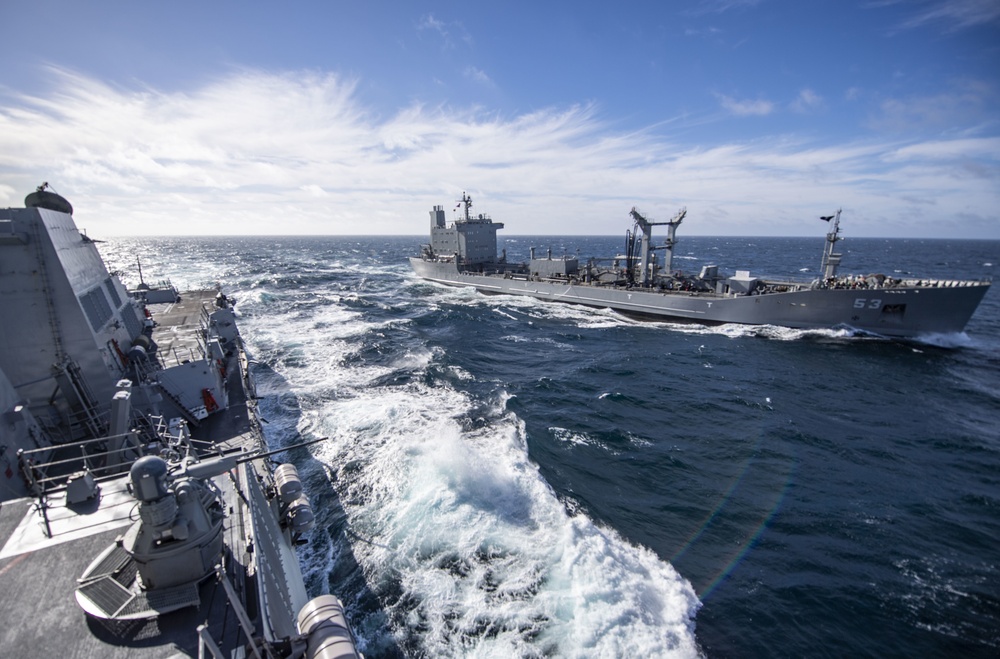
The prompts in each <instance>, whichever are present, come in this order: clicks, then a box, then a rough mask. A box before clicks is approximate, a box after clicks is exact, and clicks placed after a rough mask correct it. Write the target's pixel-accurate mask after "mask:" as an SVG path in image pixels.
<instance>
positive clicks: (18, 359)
mask: <svg viewBox="0 0 1000 659" xmlns="http://www.w3.org/2000/svg"><path fill="white" fill-rule="evenodd" d="M44 187H45V186H42V187H40V188H39V189H38V191H37V192H34V193H32V194H30V195H28V197H27V198H26V199H25V206H26V208H8V209H0V267H2V272H0V415H2V418H0V484H2V487H0V502H2V503H0V545H2V546H0V620H2V621H3V623H2V624H0V654H2V655H3V656H6V657H87V658H90V657H171V656H199V657H201V656H213V657H218V658H220V659H221V658H222V657H317V658H320V657H322V658H328V657H355V656H359V655H358V654H357V651H356V647H355V643H354V639H353V636H352V634H351V630H350V628H349V627H348V625H347V622H346V619H345V617H344V612H343V607H342V605H341V603H340V601H339V600H337V598H336V597H334V596H332V595H323V596H320V597H317V598H315V599H312V600H310V599H309V598H308V596H307V595H306V589H305V586H304V583H303V580H302V574H301V572H300V568H299V564H298V560H297V558H296V556H295V551H294V546H295V544H296V542H297V541H298V540H299V539H300V538H301V535H302V533H304V532H305V531H307V530H308V528H309V526H310V525H311V523H312V521H313V514H312V510H311V508H310V506H309V503H308V500H307V499H306V497H305V496H304V495H303V491H302V490H303V488H302V483H301V480H300V479H299V478H298V476H297V473H296V469H295V467H294V466H293V465H291V464H283V465H280V466H278V467H277V468H276V469H273V470H272V465H271V462H270V460H269V457H270V454H269V453H268V452H267V451H266V449H265V443H264V439H263V435H262V433H261V429H260V423H259V420H258V416H257V411H256V404H255V396H254V388H253V382H252V381H251V379H250V376H249V373H248V370H247V364H248V362H247V356H246V354H245V352H244V350H243V345H242V342H241V339H240V334H239V331H238V329H237V327H236V319H235V315H234V311H233V309H232V306H231V304H230V302H229V301H228V300H227V299H226V297H225V296H224V295H222V294H221V293H219V292H218V291H214V290H213V291H194V292H190V293H183V294H180V295H178V294H177V292H176V291H174V290H167V291H164V290H157V289H151V288H150V287H148V286H147V287H143V289H142V290H140V291H136V295H134V296H133V295H129V294H128V292H127V291H126V290H125V288H124V287H123V286H122V283H121V281H120V280H119V279H118V277H117V276H116V275H113V274H109V273H108V271H107V269H106V268H105V266H104V263H103V262H102V260H101V257H100V255H99V254H98V251H97V249H96V247H95V245H94V243H93V241H92V240H91V239H89V238H88V237H87V236H86V235H83V234H81V233H80V232H79V231H78V230H77V228H76V226H75V224H74V222H73V218H72V212H73V211H72V207H71V206H70V204H69V203H68V202H67V201H66V200H65V199H63V198H62V197H60V196H58V195H56V194H54V193H52V192H49V191H47V190H45V189H44ZM157 300H160V301H161V302H160V303H157V302H156V301H157ZM284 450H287V449H282V451H284Z"/></svg>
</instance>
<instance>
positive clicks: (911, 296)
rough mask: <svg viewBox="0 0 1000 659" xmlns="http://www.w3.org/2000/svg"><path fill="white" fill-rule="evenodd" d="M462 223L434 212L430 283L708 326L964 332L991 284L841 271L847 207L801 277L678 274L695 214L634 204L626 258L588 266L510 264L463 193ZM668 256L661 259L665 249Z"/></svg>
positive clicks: (422, 267)
mask: <svg viewBox="0 0 1000 659" xmlns="http://www.w3.org/2000/svg"><path fill="white" fill-rule="evenodd" d="M460 206H461V207H463V208H464V210H463V213H462V215H461V217H460V218H459V219H458V220H456V221H454V222H452V223H450V224H448V223H447V222H446V218H445V211H444V208H443V207H442V206H435V207H434V208H433V209H432V210H431V212H430V218H431V232H430V237H431V242H430V243H429V244H427V245H424V246H423V247H422V249H421V254H420V256H416V257H410V264H411V266H412V267H413V271H414V272H415V273H416V274H417V275H418V276H419V277H422V278H423V279H427V280H430V281H434V282H438V283H441V284H448V285H452V286H472V287H475V288H476V289H477V290H479V291H481V292H483V293H495V294H507V295H527V296H529V297H534V298H538V299H541V300H547V301H552V302H564V303H571V304H580V305H586V306H590V307H599V308H610V309H614V310H615V311H619V312H622V313H625V314H628V315H631V316H637V317H641V318H653V319H661V320H670V321H687V322H696V323H703V324H723V323H740V324H748V325H778V326H783V327H790V328H796V329H826V328H840V327H845V328H851V329H853V330H857V331H861V332H867V333H874V334H878V335H881V336H886V337H896V338H912V337H916V336H919V335H929V334H947V333H956V332H962V331H963V330H964V329H965V326H966V324H967V323H968V321H969V319H970V318H971V317H972V314H973V313H974V312H975V310H976V308H977V307H978V306H979V303H980V301H981V300H982V298H983V296H984V295H985V294H986V291H987V290H988V289H989V287H990V282H989V281H988V280H981V281H970V280H958V279H937V278H921V277H911V276H907V277H891V276H886V275H884V274H871V275H840V274H838V272H837V270H838V267H839V265H840V261H841V258H842V254H840V253H838V252H837V251H836V244H837V242H839V241H840V240H841V239H842V238H841V236H840V211H837V212H836V213H835V214H834V215H830V216H825V217H822V218H821V219H823V220H825V221H827V222H828V223H829V226H830V231H829V232H828V233H827V236H826V243H825V246H824V249H823V256H822V262H821V271H822V273H821V276H820V277H817V278H815V279H813V280H811V281H793V280H790V279H776V278H767V277H757V276H751V274H750V272H749V271H748V270H737V271H736V272H735V273H733V274H728V275H727V274H724V273H722V272H720V270H719V267H718V266H716V265H706V266H704V267H702V268H701V271H700V272H699V273H697V274H694V273H690V274H684V273H682V272H680V271H675V270H674V268H673V262H672V259H673V252H674V249H675V247H676V245H677V238H676V232H677V228H678V227H679V226H680V224H681V222H682V221H683V220H684V218H685V216H686V214H687V211H686V210H681V211H680V212H678V213H677V214H676V215H675V216H674V217H673V218H672V219H670V220H669V221H665V222H654V221H652V220H650V219H648V218H647V217H646V216H644V215H643V214H642V213H640V212H639V211H638V210H637V209H635V208H633V209H632V210H631V212H630V216H631V218H632V219H633V220H634V225H633V229H632V230H631V231H628V232H627V233H626V240H625V248H626V249H625V253H624V254H620V255H616V256H613V257H609V258H607V259H596V258H592V259H589V260H588V261H587V262H586V263H581V262H580V259H579V258H577V257H573V256H557V257H553V256H552V254H551V252H549V253H547V254H545V255H544V256H541V255H539V256H536V254H535V250H534V248H532V250H531V254H530V261H529V262H527V263H509V262H508V261H507V255H506V250H504V251H503V252H502V253H501V254H499V255H498V254H497V239H496V235H497V231H498V230H499V229H502V228H503V226H504V225H503V224H502V223H500V222H494V221H493V220H492V219H491V218H490V217H489V216H488V215H483V214H479V215H473V214H472V213H471V212H470V210H471V208H472V198H471V197H469V196H468V195H467V194H465V193H463V194H462V199H461V201H460ZM654 226H665V227H666V228H667V237H666V240H665V241H664V242H663V243H662V244H661V245H654V243H653V236H652V231H653V227H654ZM657 251H663V252H664V256H663V260H662V262H661V261H660V260H659V259H658V258H657V256H656V252H657Z"/></svg>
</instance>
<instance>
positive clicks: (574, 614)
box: [100, 237, 1000, 657]
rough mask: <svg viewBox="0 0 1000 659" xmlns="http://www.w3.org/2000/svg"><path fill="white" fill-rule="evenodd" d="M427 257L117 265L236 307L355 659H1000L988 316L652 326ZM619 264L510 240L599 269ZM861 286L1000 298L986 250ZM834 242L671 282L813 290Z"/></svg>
mask: <svg viewBox="0 0 1000 659" xmlns="http://www.w3.org/2000/svg"><path fill="white" fill-rule="evenodd" d="M420 242H422V241H421V239H420V238H416V237H406V238H367V237H364V238H358V237H312V238H302V237H294V238H291V237H290V238H260V237H254V238H235V237H230V238H158V239H147V238H144V239H117V240H111V241H108V242H105V243H102V244H101V245H100V249H101V251H102V253H103V254H104V255H105V258H106V259H107V260H108V262H109V266H110V267H112V268H115V269H118V270H120V271H122V272H123V273H124V274H123V277H124V278H125V279H126V280H127V281H131V282H132V283H137V280H138V276H137V273H136V268H135V255H137V254H138V255H140V256H141V258H142V265H143V272H144V274H145V276H146V279H147V281H148V280H150V279H153V278H155V277H158V276H162V277H169V278H170V279H171V280H172V281H173V282H174V283H175V284H176V285H178V287H179V288H182V289H183V288H190V287H204V286H213V285H216V284H219V285H221V286H222V288H223V290H225V291H226V292H227V293H229V294H231V295H233V296H235V297H236V298H237V310H238V312H239V314H240V316H241V329H242V332H243V335H244V338H245V340H246V342H247V345H248V348H249V350H250V352H251V355H252V357H253V358H254V360H255V364H254V371H255V375H256V377H257V380H258V386H259V393H260V395H261V401H260V404H261V409H262V412H263V415H264V417H265V418H266V419H267V421H268V423H267V425H266V432H267V436H268V441H269V443H270V444H271V445H272V446H275V447H280V446H283V445H289V444H291V443H293V442H295V441H297V440H298V438H299V437H300V436H301V437H304V438H312V437H328V438H329V439H328V440H327V441H326V442H322V443H320V444H317V445H314V446H312V447H310V448H309V449H308V452H307V451H306V449H299V450H298V451H296V452H294V454H293V455H294V458H295V459H296V461H298V462H299V464H300V465H301V469H302V471H303V473H304V475H305V478H306V481H307V487H308V491H309V493H310V496H311V498H312V501H313V504H314V507H315V508H316V509H317V512H318V516H319V523H318V524H317V528H316V529H315V530H314V531H313V532H312V535H311V538H310V541H309V543H308V545H307V546H305V547H303V548H302V552H301V558H302V560H303V563H304V565H305V566H306V576H307V580H308V584H309V588H310V590H311V591H312V592H313V593H314V594H319V593H321V592H333V593H335V594H337V595H339V596H340V597H341V598H342V599H343V600H344V601H345V603H346V604H347V606H348V609H349V616H350V619H351V622H352V624H353V625H354V626H355V630H356V631H357V633H358V635H359V641H360V643H361V645H362V649H363V651H364V652H365V653H366V656H368V657H381V656H409V657H460V656H472V657H541V656H554V657H621V656H637V657H672V656H676V657H688V656H707V657H777V656H788V657H801V656H837V657H840V656H873V657H876V656H877V657H883V656H942V657H944V656H983V657H994V656H997V655H1000V291H997V290H991V291H990V292H989V293H988V294H987V296H986V298H985V299H984V301H983V303H982V305H981V306H980V308H979V310H978V311H977V313H976V315H975V316H974V317H973V319H972V321H971V322H970V324H969V326H968V328H967V331H966V332H965V333H962V334H958V335H949V336H932V337H923V338H922V339H921V340H919V341H916V342H906V343H903V342H895V341H888V340H883V339H879V338H876V337H871V336H854V335H852V334H851V333H850V332H849V331H847V330H843V329H841V330H828V331H793V330H788V329H782V328H777V327H746V326H734V325H724V326H720V327H702V326H698V325H679V324H669V323H649V322H636V321H633V320H629V319H627V318H623V317H621V316H619V315H617V314H615V313H613V312H610V311H607V310H594V309H584V308H578V307H569V306H563V305H552V304H545V303H541V302H537V301H534V300H529V299H523V298H514V297H507V296H485V295H482V294H479V293H476V292H475V291H473V290H471V289H459V288H446V287H442V286H438V285H435V284H430V283H427V282H423V281H421V280H418V279H416V278H415V277H414V276H413V275H412V274H411V272H410V269H409V265H408V263H407V261H406V257H407V256H409V255H413V254H416V253H417V252H418V246H419V244H420ZM622 243H623V239H620V238H594V237H588V238H577V239H572V238H569V239H567V238H540V237H513V238H510V237H509V238H507V239H506V240H505V241H504V244H505V246H506V248H507V251H508V255H509V257H510V258H512V259H520V258H523V257H524V256H526V255H527V252H528V248H529V247H530V246H535V247H538V248H540V249H546V248H551V249H552V250H553V253H554V254H562V253H574V254H575V253H579V255H580V256H581V257H584V258H586V257H588V256H592V255H601V256H603V255H608V254H613V253H616V252H619V251H621V249H622ZM840 247H841V251H842V252H843V253H844V255H845V258H844V266H843V267H842V271H845V272H857V273H871V272H883V273H885V274H889V273H890V272H894V273H909V274H917V275H926V276H930V277H933V276H947V277H962V278H980V277H991V278H992V277H996V275H997V272H998V264H1000V242H998V241H947V240H938V241H931V240H874V239H854V240H850V239H849V240H847V241H845V242H843V243H841V244H840ZM821 249H822V239H821V238H820V239H776V238H697V237H693V238H687V237H685V238H682V242H681V244H680V246H679V248H678V251H677V256H676V257H675V259H676V260H675V267H679V268H683V269H689V270H698V269H700V267H701V266H702V265H707V264H718V265H719V266H720V267H721V268H722V269H723V270H728V271H732V270H734V269H736V268H737V267H738V268H740V269H746V268H749V269H750V270H751V271H752V272H754V273H755V274H772V275H779V274H787V275H798V276H803V277H810V276H815V274H816V273H817V271H818V269H819V261H820V256H821Z"/></svg>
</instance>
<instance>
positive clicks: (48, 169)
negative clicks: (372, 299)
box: [0, 70, 1000, 237]
mask: <svg viewBox="0 0 1000 659" xmlns="http://www.w3.org/2000/svg"><path fill="white" fill-rule="evenodd" d="M52 76H53V80H54V87H53V89H52V90H51V91H49V92H46V93H44V94H36V95H34V96H25V95H13V96H12V95H9V94H8V95H3V93H2V92H0V206H19V205H20V204H21V199H22V198H23V195H24V194H26V193H27V192H29V191H30V190H32V189H34V187H35V186H37V185H38V184H39V183H40V182H41V181H49V182H51V183H52V184H53V185H54V186H55V188H56V189H57V190H58V191H60V192H61V193H62V194H64V195H66V196H67V197H68V198H69V199H70V201H71V202H72V203H73V205H74V207H75V208H76V215H77V221H78V222H79V223H80V225H81V226H84V227H86V228H87V229H88V231H89V232H90V235H94V236H100V235H102V234H103V235H106V236H107V235H120V234H163V233H168V232H169V233H174V234H220V233H227V232H236V233H247V234H323V233H340V234H357V233H369V234H396V235H398V234H421V233H423V232H424V231H425V227H426V212H427V210H428V209H430V208H431V206H433V205H435V204H442V203H448V202H450V201H451V200H452V199H454V198H455V196H456V195H458V194H460V192H461V191H462V190H467V191H469V192H470V194H472V195H473V196H474V197H475V198H476V200H477V208H478V209H481V210H482V211H483V212H489V213H491V214H492V215H493V216H494V217H495V218H497V219H499V220H502V221H506V222H507V226H508V232H509V233H511V234H519V233H520V234H525V233H536V234H550V235H551V234H559V233H567V232H568V233H573V234H587V233H589V234H605V235H606V234H609V233H616V232H618V231H619V230H623V227H625V224H626V223H627V213H628V209H629V208H631V207H632V206H633V205H639V206H640V207H641V208H643V209H644V210H646V211H648V212H650V213H651V214H652V215H653V216H654V217H669V216H670V215H672V214H673V213H674V212H675V211H676V210H677V208H678V207H679V206H687V207H688V211H689V220H688V223H687V224H686V225H685V226H686V227H687V228H688V230H689V231H690V232H691V233H692V234H722V235H726V234H728V235H748V234H751V235H752V234H765V233H769V232H775V233H793V234H794V233H802V232H808V231H809V229H810V228H811V227H810V226H808V225H805V224H802V223H801V221H800V220H801V218H805V217H812V216H814V215H815V214H816V212H817V211H822V212H826V210H827V209H828V208H830V207H840V206H843V207H844V209H845V214H846V215H850V216H851V219H850V225H849V226H850V227H851V234H852V235H865V234H866V233H867V234H869V235H891V233H892V231H893V230H894V229H893V228H892V227H893V226H895V225H893V224H892V223H893V222H894V221H896V220H897V219H898V218H902V217H903V216H904V215H906V216H907V221H908V223H909V224H907V225H906V226H905V228H902V225H899V226H900V227H901V228H899V229H898V231H901V232H902V231H905V232H906V233H907V234H908V235H919V233H920V231H921V229H920V223H919V220H920V219H921V218H924V219H925V220H927V229H926V231H927V232H933V231H935V229H934V227H933V226H932V225H931V222H930V221H931V220H935V219H939V218H942V217H959V216H962V217H972V218H973V219H974V220H975V221H977V222H979V223H980V224H979V225H978V226H980V235H981V227H982V226H987V227H992V229H991V231H992V235H993V236H996V237H1000V225H998V223H997V220H996V212H995V209H996V208H997V207H1000V186H997V185H996V181H997V180H1000V174H998V171H1000V155H998V153H1000V148H998V146H1000V145H998V143H997V139H996V138H990V139H980V138H978V137H977V136H975V135H969V134H966V135H962V136H961V137H956V139H952V140H948V139H942V138H940V136H939V137H937V138H935V140H933V141H930V142H916V141H912V140H910V141H907V140H898V141H895V142H881V141H867V142H853V143H837V144H834V145H823V144H816V143H814V142H808V141H802V140H796V139H792V138H788V137H761V138H759V139H757V140H755V141H748V142H747V141H744V142H728V143H727V142H725V141H720V142H719V143H714V144H685V143H680V142H676V141H673V140H670V139H668V138H665V137H664V136H663V135H661V134H657V133H656V132H655V131H656V130H662V129H663V128H657V129H653V128H651V129H649V130H648V131H640V132H637V133H634V132H633V133H622V132H615V131H613V130H610V129H609V128H608V127H607V126H606V125H604V124H603V123H602V122H601V121H599V120H598V118H597V109H596V108H595V107H593V106H573V107H569V108H561V109H559V108H557V109H543V110H538V111H535V112H531V113H528V114H522V115H519V116H514V117H501V116H497V115H494V114H487V113H484V112H483V111H481V110H477V109H475V108H466V109H462V108H457V109H456V108H448V107H425V106H422V105H412V106H409V107H406V108H403V109H401V110H400V111H398V112H397V113H396V114H395V115H393V116H390V117H386V118H379V117H375V116H374V115H373V114H371V113H369V112H368V111H367V110H366V109H365V108H364V107H363V106H362V105H361V104H360V103H359V102H358V100H357V98H356V97H355V83H354V82H353V81H350V80H343V79H341V78H338V77H336V76H332V75H326V74H320V73H310V72H294V73H286V74H280V75H278V74H266V73H260V72H255V71H244V72H240V73H237V74H234V75H232V76H229V77H226V78H222V79H218V80H216V81H214V82H211V83H209V84H205V85H203V86H201V87H199V88H195V89H188V90H186V91H178V92H170V93H168V92H164V91H161V90H156V89H149V88H134V89H126V88H122V87H116V86H111V85H106V84H102V83H99V82H96V81H94V80H92V79H90V78H87V77H84V76H80V75H77V74H75V73H73V72H70V71H66V70H53V71H52ZM758 104H760V107H757V109H756V110H754V111H756V112H758V113H761V112H770V111H771V109H772V106H771V104H770V103H768V102H766V101H752V102H740V101H731V102H730V105H731V106H732V108H733V110H732V111H735V109H736V108H743V109H744V111H747V108H751V109H752V108H754V107H755V106H757V105H758ZM667 126H668V127H669V124H667ZM963 172H964V173H963ZM973 174H974V175H973ZM846 215H845V219H846ZM953 235H959V234H958V233H955V234H953Z"/></svg>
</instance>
